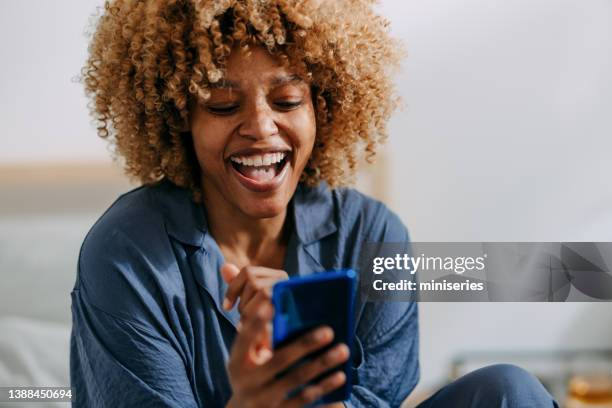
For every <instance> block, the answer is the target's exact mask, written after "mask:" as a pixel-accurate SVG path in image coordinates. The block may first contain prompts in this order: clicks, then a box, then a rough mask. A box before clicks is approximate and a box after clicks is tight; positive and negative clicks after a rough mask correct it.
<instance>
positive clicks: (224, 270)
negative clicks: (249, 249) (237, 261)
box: [221, 262, 240, 285]
mask: <svg viewBox="0 0 612 408" xmlns="http://www.w3.org/2000/svg"><path fill="white" fill-rule="evenodd" d="M239 273H240V269H239V268H238V267H237V266H236V265H234V264H233V263H229V262H226V263H224V264H223V266H221V277H222V278H223V280H224V281H225V283H227V284H228V285H229V284H230V283H231V282H232V281H233V280H234V278H235V277H236V276H238V274H239Z"/></svg>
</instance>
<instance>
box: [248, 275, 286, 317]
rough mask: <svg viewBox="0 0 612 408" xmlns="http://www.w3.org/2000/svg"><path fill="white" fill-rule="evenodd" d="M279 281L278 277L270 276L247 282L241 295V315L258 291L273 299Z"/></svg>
mask: <svg viewBox="0 0 612 408" xmlns="http://www.w3.org/2000/svg"><path fill="white" fill-rule="evenodd" d="M278 281H279V280H278V279H277V278H276V277H269V278H261V279H258V280H257V281H256V282H251V281H249V282H247V284H246V285H245V288H244V289H243V290H242V294H241V295H240V303H239V304H238V312H240V314H241V315H244V314H245V310H246V309H247V308H248V305H249V303H250V302H251V300H252V299H253V298H254V297H255V296H256V295H257V294H258V293H263V294H264V295H265V296H266V298H268V299H272V291H273V289H274V284H275V283H277V282H278Z"/></svg>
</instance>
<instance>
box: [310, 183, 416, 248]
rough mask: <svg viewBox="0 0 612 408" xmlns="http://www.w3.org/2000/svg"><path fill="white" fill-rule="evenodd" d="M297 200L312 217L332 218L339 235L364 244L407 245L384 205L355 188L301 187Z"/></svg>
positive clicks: (401, 229) (404, 233) (394, 217)
mask: <svg viewBox="0 0 612 408" xmlns="http://www.w3.org/2000/svg"><path fill="white" fill-rule="evenodd" d="M300 194H301V201H302V202H303V203H304V204H303V205H305V206H307V207H310V208H311V211H310V213H312V214H313V215H315V212H316V216H317V217H320V216H324V217H329V218H333V219H334V222H335V223H336V225H337V228H338V229H339V230H340V233H341V235H343V236H346V237H349V236H354V237H359V238H361V239H362V240H368V241H387V242H407V241H408V238H409V236H408V230H407V228H406V227H405V225H404V223H403V222H402V220H401V219H400V217H399V216H398V215H397V214H396V213H395V212H393V211H392V210H390V209H389V208H388V207H387V206H386V205H385V204H384V203H382V202H381V201H379V200H376V199H374V198H372V197H370V196H368V195H366V194H363V193H361V192H359V191H357V190H356V189H353V188H347V187H340V188H334V189H330V188H328V187H327V185H326V184H324V183H321V184H319V185H318V186H316V187H305V186H302V187H301V191H300Z"/></svg>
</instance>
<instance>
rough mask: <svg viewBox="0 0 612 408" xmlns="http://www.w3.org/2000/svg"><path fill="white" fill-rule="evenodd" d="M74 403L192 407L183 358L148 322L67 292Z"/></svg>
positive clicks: (192, 402)
mask: <svg viewBox="0 0 612 408" xmlns="http://www.w3.org/2000/svg"><path fill="white" fill-rule="evenodd" d="M72 312H73V329H72V338H71V355H70V368H71V370H70V371H71V383H72V387H74V388H75V402H74V406H75V407H136V406H138V407H153V406H155V407H196V406H198V404H197V403H196V400H195V398H194V395H193V392H192V390H191V387H190V382H189V380H188V378H187V373H186V371H185V366H184V363H183V360H182V359H181V357H180V356H179V354H178V353H177V352H176V351H175V350H174V348H173V347H172V346H171V345H170V344H169V342H168V341H167V340H166V339H164V338H163V337H162V336H161V335H160V334H159V333H156V332H155V331H154V330H153V329H152V328H150V327H145V326H142V325H141V324H137V323H135V322H130V321H128V320H125V319H121V318H118V317H115V316H111V315H110V314H108V313H106V312H104V311H102V310H101V309H98V308H97V307H96V306H94V305H92V304H91V303H90V301H89V300H88V299H87V295H86V293H83V291H82V290H79V289H77V290H75V291H74V292H73V293H72Z"/></svg>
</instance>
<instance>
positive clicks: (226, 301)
mask: <svg viewBox="0 0 612 408" xmlns="http://www.w3.org/2000/svg"><path fill="white" fill-rule="evenodd" d="M231 307H232V302H230V300H229V299H228V298H224V299H223V308H224V309H225V310H230V309H231Z"/></svg>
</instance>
